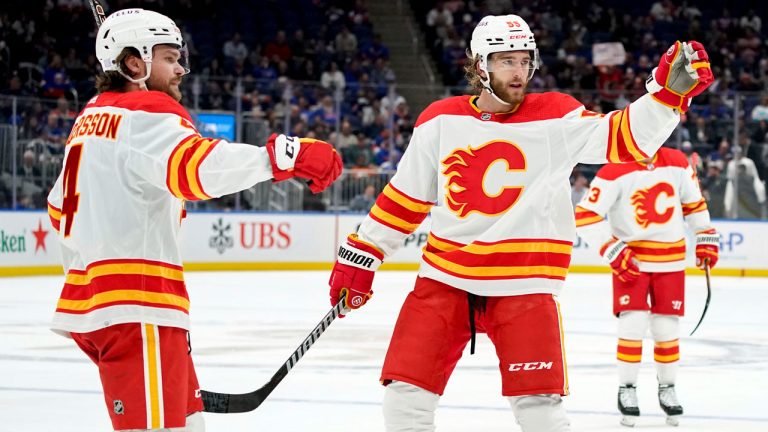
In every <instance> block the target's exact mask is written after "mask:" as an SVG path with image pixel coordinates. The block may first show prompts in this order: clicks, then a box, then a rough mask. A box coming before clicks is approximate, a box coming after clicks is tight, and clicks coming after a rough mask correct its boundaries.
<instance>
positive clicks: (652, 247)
mask: <svg viewBox="0 0 768 432" xmlns="http://www.w3.org/2000/svg"><path fill="white" fill-rule="evenodd" d="M627 246H629V248H630V249H632V251H633V252H634V253H635V256H636V257H637V259H639V260H640V261H644V262H656V263H663V262H674V261H683V260H684V259H685V238H681V239H680V240H678V241H674V242H660V241H653V240H640V241H633V242H628V243H627Z"/></svg>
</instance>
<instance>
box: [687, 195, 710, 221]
mask: <svg viewBox="0 0 768 432" xmlns="http://www.w3.org/2000/svg"><path fill="white" fill-rule="evenodd" d="M703 211H707V202H706V201H705V200H704V198H702V199H701V200H699V201H696V202H692V203H687V204H683V217H685V216H688V215H692V214H694V213H699V212H703Z"/></svg>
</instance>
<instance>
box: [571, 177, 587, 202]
mask: <svg viewBox="0 0 768 432" xmlns="http://www.w3.org/2000/svg"><path fill="white" fill-rule="evenodd" d="M587 191H589V180H587V178H586V177H584V175H582V174H581V173H578V174H577V175H576V178H575V179H574V180H573V185H571V204H573V207H574V208H576V205H577V204H578V203H579V201H581V199H582V198H584V195H586V194H587Z"/></svg>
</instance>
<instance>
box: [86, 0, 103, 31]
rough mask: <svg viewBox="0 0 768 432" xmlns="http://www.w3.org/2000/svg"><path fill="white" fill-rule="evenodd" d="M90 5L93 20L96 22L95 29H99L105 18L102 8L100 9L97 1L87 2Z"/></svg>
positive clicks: (90, 0)
mask: <svg viewBox="0 0 768 432" xmlns="http://www.w3.org/2000/svg"><path fill="white" fill-rule="evenodd" d="M88 3H90V4H91V11H92V12H93V19H94V21H96V28H97V29H98V28H99V27H101V23H103V22H104V20H105V19H107V17H106V16H105V15H104V8H103V7H101V3H99V0H88Z"/></svg>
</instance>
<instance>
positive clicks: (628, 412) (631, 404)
mask: <svg viewBox="0 0 768 432" xmlns="http://www.w3.org/2000/svg"><path fill="white" fill-rule="evenodd" d="M619 412H620V413H621V424H623V425H624V426H629V427H633V426H635V422H636V421H637V418H638V417H639V416H640V408H639V407H638V406H637V388H636V387H635V386H634V385H632V384H627V385H623V386H619Z"/></svg>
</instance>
